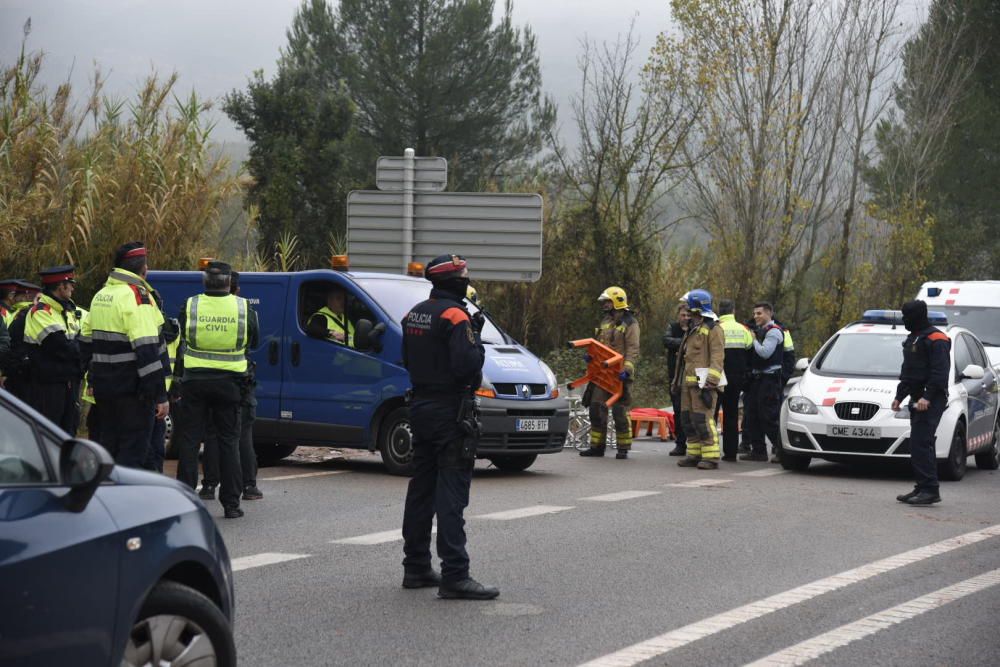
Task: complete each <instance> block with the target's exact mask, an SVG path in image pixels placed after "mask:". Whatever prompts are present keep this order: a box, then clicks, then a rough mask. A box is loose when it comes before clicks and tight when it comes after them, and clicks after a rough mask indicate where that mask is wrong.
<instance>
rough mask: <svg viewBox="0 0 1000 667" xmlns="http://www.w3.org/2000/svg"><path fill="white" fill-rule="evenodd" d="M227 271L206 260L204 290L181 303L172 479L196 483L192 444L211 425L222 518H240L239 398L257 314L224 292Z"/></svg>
mask: <svg viewBox="0 0 1000 667" xmlns="http://www.w3.org/2000/svg"><path fill="white" fill-rule="evenodd" d="M231 272H232V269H231V268H230V266H229V265H228V264H226V263H225V262H209V264H208V267H207V268H206V269H205V274H204V277H203V282H204V285H205V292H204V293H203V294H199V295H198V296H193V297H191V298H189V299H188V300H187V302H186V303H185V304H184V308H183V309H182V310H181V313H180V316H179V317H178V320H179V322H180V329H181V336H182V339H183V343H182V346H181V348H180V350H179V352H178V358H177V364H176V368H175V370H176V372H177V375H178V377H179V381H180V385H181V398H180V400H179V401H178V411H179V412H180V415H179V417H180V418H179V419H178V420H177V422H178V423H177V429H176V431H175V434H174V438H176V442H177V451H178V455H179V461H178V463H177V479H179V480H180V481H182V482H184V483H185V484H187V485H188V486H190V487H191V488H192V489H193V488H195V487H196V486H197V484H198V445H199V444H200V443H201V442H202V441H203V440H204V439H205V437H206V435H207V431H208V424H209V423H211V424H212V426H213V427H214V429H215V433H216V434H217V438H218V443H219V473H220V474H219V477H220V480H219V481H220V482H221V487H222V488H221V491H220V493H219V501H220V502H221V503H222V507H223V509H224V512H225V514H224V515H225V517H226V518H227V519H237V518H239V517H241V516H243V510H241V509H240V492H241V491H242V488H241V486H242V484H241V474H240V452H239V439H240V401H241V400H242V390H243V385H244V383H245V382H246V377H247V357H246V354H247V347H251V348H254V347H257V339H258V326H257V318H256V317H251V311H250V307H249V305H248V304H247V301H246V299H244V298H242V297H238V296H236V295H235V294H231V293H230V283H231Z"/></svg>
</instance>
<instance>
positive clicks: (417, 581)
mask: <svg viewBox="0 0 1000 667" xmlns="http://www.w3.org/2000/svg"><path fill="white" fill-rule="evenodd" d="M440 585H441V575H440V574H438V573H437V572H436V571H435V570H434V569H433V568H432V569H429V570H427V571H426V572H404V573H403V588H431V587H433V586H440Z"/></svg>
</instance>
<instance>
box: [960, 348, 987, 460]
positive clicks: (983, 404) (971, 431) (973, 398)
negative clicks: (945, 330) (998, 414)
mask: <svg viewBox="0 0 1000 667" xmlns="http://www.w3.org/2000/svg"><path fill="white" fill-rule="evenodd" d="M954 344H955V379H956V381H958V382H959V383H960V384H961V385H962V389H964V390H965V394H966V401H967V402H968V419H969V423H968V425H967V430H968V442H969V451H974V450H976V449H978V447H979V444H980V442H982V440H983V437H984V434H985V433H986V426H985V420H984V419H983V417H984V413H985V411H986V408H987V405H988V402H987V398H986V397H987V396H988V393H987V391H986V387H985V385H984V384H983V381H982V380H976V379H972V378H967V377H965V376H963V375H962V371H964V370H965V368H966V367H967V366H968V365H969V364H976V365H978V364H979V362H978V361H977V360H976V359H974V358H973V356H972V346H973V345H974V344H975V341H973V340H972V338H971V337H970V336H969V335H968V334H965V333H959V334H958V335H957V336H956V337H955V341H954ZM990 426H992V424H990Z"/></svg>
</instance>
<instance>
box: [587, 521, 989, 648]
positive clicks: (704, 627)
mask: <svg viewBox="0 0 1000 667" xmlns="http://www.w3.org/2000/svg"><path fill="white" fill-rule="evenodd" d="M997 536H1000V524H998V525H995V526H990V527H989V528H984V529H983V530H977V531H974V532H971V533H966V534H965V535H959V536H957V537H952V538H949V539H947V540H942V541H941V542H936V543H934V544H930V545H928V546H925V547H920V548H917V549H913V550H911V551H905V552H903V553H901V554H897V555H895V556H889V557H888V558H883V559H882V560H877V561H874V562H872V563H868V564H866V565H861V566H860V567H856V568H854V569H851V570H847V571H845V572H841V573H840V574H835V575H833V576H831V577H825V578H823V579H818V580H816V581H814V582H812V583H809V584H804V585H802V586H798V587H797V588H792V589H790V590H787V591H785V592H784V593H778V594H777V595H772V596H771V597H768V598H764V599H763V600H758V601H757V602H751V603H750V604H746V605H743V606H742V607H736V608H735V609H731V610H729V611H726V612H723V613H721V614H717V615H715V616H711V617H709V618H706V619H704V620H701V621H695V622H694V623H691V624H689V625H685V626H684V627H681V628H678V629H676V630H671V631H669V632H665V633H663V634H662V635H659V636H657V637H653V638H652V639H647V640H646V641H642V642H639V643H638V644H633V645H632V646H628V647H626V648H623V649H621V650H620V651H615V652H614V653H609V654H608V655H605V656H603V657H600V658H597V659H596V660H592V661H590V662H588V663H585V665H586V667H612V666H614V667H627V666H629V665H636V664H639V663H640V662H644V661H646V660H651V659H652V658H656V657H659V656H662V655H665V654H667V653H669V652H670V651H673V650H674V649H677V648H680V647H682V646H686V645H688V644H690V643H692V642H695V641H697V640H699V639H701V638H703V637H708V636H709V635H714V634H717V633H719V632H722V631H723V630H728V629H730V628H734V627H736V626H738V625H741V624H743V623H746V622H747V621H752V620H754V619H756V618H760V617H761V616H767V615H768V614H772V613H774V612H776V611H780V610H782V609H785V608H787V607H791V606H792V605H795V604H798V603H799V602H805V601H807V600H811V599H813V598H816V597H819V596H820V595H823V594H824V593H830V592H833V591H836V590H840V589H841V588H845V587H847V586H849V585H851V584H856V583H858V582H861V581H865V580H866V579H871V578H872V577H875V576H877V575H879V574H885V573H887V572H892V571H893V570H897V569H899V568H901V567H905V566H907V565H913V564H914V563H918V562H920V561H922V560H926V559H928V558H932V557H934V556H940V555H942V554H946V553H948V552H949V551H954V550H955V549H958V548H961V547H964V546H968V545H970V544H976V543H977V542H982V541H983V540H988V539H989V538H991V537H997Z"/></svg>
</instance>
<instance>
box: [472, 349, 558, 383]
mask: <svg viewBox="0 0 1000 667" xmlns="http://www.w3.org/2000/svg"><path fill="white" fill-rule="evenodd" d="M485 347H486V361H485V362H484V363H483V376H484V377H485V378H486V379H487V380H489V381H490V382H493V383H497V382H512V383H523V384H549V381H548V377H547V376H546V374H545V371H543V370H542V366H541V362H540V361H539V359H538V357H536V356H535V355H533V354H532V353H531V352H528V350H526V349H525V348H524V347H522V346H521V345H517V344H512V345H487V346H485Z"/></svg>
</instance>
